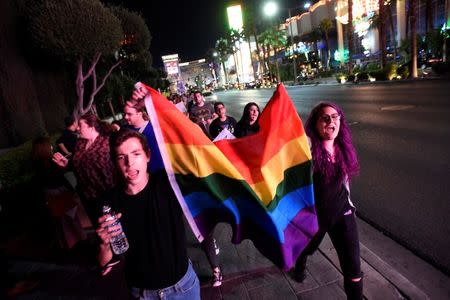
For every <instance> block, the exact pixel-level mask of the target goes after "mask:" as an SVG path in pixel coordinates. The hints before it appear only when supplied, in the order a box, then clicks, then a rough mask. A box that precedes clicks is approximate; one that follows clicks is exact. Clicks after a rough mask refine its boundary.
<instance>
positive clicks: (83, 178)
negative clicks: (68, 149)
mask: <svg viewBox="0 0 450 300" xmlns="http://www.w3.org/2000/svg"><path fill="white" fill-rule="evenodd" d="M78 126H79V128H80V138H79V139H78V142H77V145H76V147H75V154H74V156H73V159H72V166H73V169H74V171H75V176H76V178H77V188H78V193H79V195H80V198H81V202H82V204H83V206H84V208H85V210H86V213H87V214H88V216H89V218H90V220H91V222H92V224H95V222H96V221H97V219H98V216H99V215H100V213H101V207H100V203H99V197H100V196H101V195H102V194H103V193H104V192H105V191H106V190H108V189H109V188H111V187H113V186H114V184H115V183H116V174H115V170H114V165H113V162H112V160H111V157H110V154H109V136H110V133H111V127H110V125H109V124H106V123H104V122H101V121H100V120H99V119H98V118H97V116H96V115H94V114H91V113H87V114H85V115H83V116H81V117H80V119H79V120H78ZM53 161H54V162H55V163H56V164H57V165H59V166H61V167H63V168H66V167H68V166H69V160H68V159H67V158H66V157H65V156H64V155H63V154H61V153H60V152H57V153H55V154H54V155H53Z"/></svg>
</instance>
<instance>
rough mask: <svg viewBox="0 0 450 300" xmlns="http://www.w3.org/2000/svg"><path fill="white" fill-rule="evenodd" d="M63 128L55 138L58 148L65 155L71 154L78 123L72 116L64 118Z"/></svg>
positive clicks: (75, 140)
mask: <svg viewBox="0 0 450 300" xmlns="http://www.w3.org/2000/svg"><path fill="white" fill-rule="evenodd" d="M64 125H65V126H66V128H65V129H64V131H63V133H62V135H61V136H60V137H59V138H58V139H57V140H56V144H57V145H58V148H59V150H60V151H61V153H62V154H64V156H66V157H70V156H72V155H73V152H74V151H75V146H76V144H77V140H78V123H77V121H76V120H75V119H74V118H73V117H72V116H69V117H66V118H64Z"/></svg>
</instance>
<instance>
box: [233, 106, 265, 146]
mask: <svg viewBox="0 0 450 300" xmlns="http://www.w3.org/2000/svg"><path fill="white" fill-rule="evenodd" d="M260 114H261V111H260V110H259V106H258V104H256V103H255V102H249V103H247V104H246V105H245V107H244V112H243V113H242V117H241V119H240V120H239V122H237V124H236V130H235V131H234V132H235V134H234V135H235V136H236V137H238V138H240V137H244V136H248V135H252V134H255V133H257V132H258V131H259V115H260Z"/></svg>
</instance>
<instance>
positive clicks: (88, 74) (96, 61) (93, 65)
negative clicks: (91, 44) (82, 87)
mask: <svg viewBox="0 0 450 300" xmlns="http://www.w3.org/2000/svg"><path fill="white" fill-rule="evenodd" d="M101 56H102V54H101V53H100V52H97V53H95V55H94V58H93V59H92V64H91V67H90V68H89V70H88V71H87V73H86V76H85V77H83V81H85V80H86V79H88V78H89V76H91V75H92V73H93V72H94V69H95V66H97V63H98V61H99V59H100V57H101Z"/></svg>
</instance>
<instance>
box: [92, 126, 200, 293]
mask: <svg viewBox="0 0 450 300" xmlns="http://www.w3.org/2000/svg"><path fill="white" fill-rule="evenodd" d="M150 154H151V153H150V149H149V147H148V145H147V141H146V140H145V137H144V136H143V135H142V134H140V133H139V132H137V131H133V130H121V131H119V132H118V133H116V134H115V136H114V137H113V138H112V139H111V156H112V158H113V160H114V161H115V163H116V165H117V169H118V170H119V173H120V174H121V175H122V179H123V184H122V185H118V186H117V187H116V188H114V189H112V190H111V191H110V192H107V193H106V194H105V200H106V201H107V202H106V203H108V204H109V205H110V206H111V207H112V209H113V210H114V211H116V212H119V213H118V214H117V217H119V218H120V220H121V223H122V228H123V231H124V232H125V234H126V236H127V238H128V241H129V244H130V248H129V249H128V251H127V252H125V253H124V256H125V262H124V264H125V265H124V270H125V278H126V280H127V282H128V285H129V286H130V287H131V295H132V297H133V299H186V300H187V299H189V300H191V299H200V284H199V280H198V277H197V275H196V274H195V271H194V269H193V267H192V264H191V262H190V261H189V259H188V255H187V249H186V247H187V245H186V234H185V229H184V223H183V212H182V210H181V207H180V205H179V203H178V201H177V199H176V197H175V194H174V192H173V191H172V188H171V186H170V183H169V181H168V178H167V176H166V174H164V173H156V174H151V175H150V173H149V172H148V171H147V163H148V161H149V160H150ZM109 217H110V215H105V216H102V217H100V218H99V219H98V224H99V227H98V229H97V234H98V236H99V238H100V240H101V244H100V247H99V255H98V260H99V263H100V265H101V266H102V267H103V274H104V275H106V274H108V272H109V271H110V270H111V268H112V267H111V265H112V264H113V263H112V262H115V261H116V259H115V258H114V256H113V252H112V250H111V247H110V241H111V238H112V237H113V236H114V235H117V234H119V233H120V230H119V231H117V230H118V229H119V228H116V227H114V226H111V224H112V222H114V221H113V220H108V218H109Z"/></svg>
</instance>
